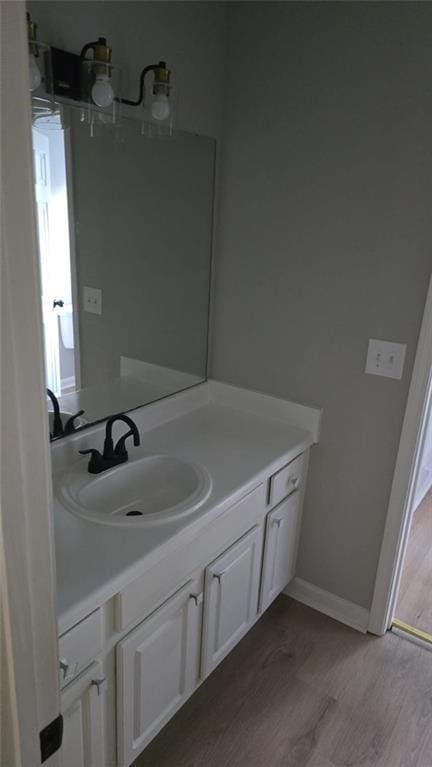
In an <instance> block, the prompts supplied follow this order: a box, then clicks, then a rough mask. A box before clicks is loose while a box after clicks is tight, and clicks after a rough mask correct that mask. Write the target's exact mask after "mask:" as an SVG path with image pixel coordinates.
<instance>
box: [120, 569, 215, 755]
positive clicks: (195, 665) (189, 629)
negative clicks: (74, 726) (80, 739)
mask: <svg viewBox="0 0 432 767" xmlns="http://www.w3.org/2000/svg"><path fill="white" fill-rule="evenodd" d="M198 586H199V583H198V581H197V580H191V581H189V582H188V583H187V584H186V585H185V586H183V587H182V588H181V589H180V590H179V591H178V592H176V593H175V594H174V595H173V596H172V597H171V598H170V599H168V600H167V602H165V603H164V604H163V605H162V606H161V607H160V608H159V609H158V610H156V611H155V612H154V613H153V614H152V615H151V616H150V617H149V618H147V619H146V620H145V621H143V623H141V624H140V625H139V626H138V627H137V628H136V629H134V630H133V631H131V632H130V634H128V635H127V636H126V637H125V639H123V640H122V641H121V642H119V644H118V645H117V675H118V676H117V725H118V726H117V737H118V761H119V765H120V766H121V767H128V765H130V764H131V762H132V761H133V760H134V759H135V758H136V757H137V756H138V754H139V753H140V752H141V751H142V750H143V748H144V747H145V746H146V745H147V743H149V742H150V740H151V739H152V738H153V737H154V736H155V735H156V734H157V732H159V730H160V729H161V728H162V727H163V725H164V724H165V723H166V722H167V721H168V720H169V719H170V718H171V717H172V716H173V714H174V713H175V712H176V711H177V709H178V708H179V707H180V706H181V705H182V704H183V703H184V702H185V700H186V699H187V698H188V697H189V695H190V694H191V692H193V690H194V689H195V687H196V685H197V684H198V674H199V655H200V635H201V614H202V594H201V593H200V592H199V589H198Z"/></svg>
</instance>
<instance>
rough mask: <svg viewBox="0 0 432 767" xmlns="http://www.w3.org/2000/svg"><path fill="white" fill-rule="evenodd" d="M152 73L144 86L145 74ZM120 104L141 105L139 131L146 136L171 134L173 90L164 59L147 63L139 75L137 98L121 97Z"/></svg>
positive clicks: (173, 106) (172, 126)
mask: <svg viewBox="0 0 432 767" xmlns="http://www.w3.org/2000/svg"><path fill="white" fill-rule="evenodd" d="M150 74H152V75H153V82H152V83H151V85H150V86H149V87H148V88H147V91H146V88H145V79H146V76H147V75H150ZM121 102H122V104H127V105H128V106H131V107H137V106H140V105H142V107H143V120H142V130H141V132H142V133H143V134H145V135H147V136H150V137H153V136H171V135H172V134H173V129H174V118H175V91H174V86H173V85H172V83H171V71H170V70H169V69H168V68H167V65H166V63H165V61H159V63H158V64H149V66H147V67H144V69H143V70H142V72H141V75H140V81H139V94H138V98H137V99H135V100H132V99H124V98H123V99H121Z"/></svg>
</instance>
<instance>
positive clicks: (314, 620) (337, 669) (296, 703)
mask: <svg viewBox="0 0 432 767" xmlns="http://www.w3.org/2000/svg"><path fill="white" fill-rule="evenodd" d="M134 764H135V767H432V653H431V652H428V651H427V650H424V649H422V648H420V647H417V646H416V645H414V644H412V643H410V642H407V641H406V640H404V639H400V638H399V637H397V636H395V635H394V634H391V633H388V634H386V636H385V637H382V638H377V637H373V636H371V635H366V636H365V635H362V634H359V633H358V632H356V631H354V630H352V629H349V628H348V627H346V626H343V625H342V624H340V623H337V622H336V621H333V620H331V619H330V618H327V617H326V616H324V615H321V614H320V613H318V612H315V611H314V610H311V609H310V608H308V607H305V606H303V605H300V604H299V603H298V602H294V601H293V600H291V599H289V598H288V597H285V596H281V597H279V598H278V599H277V600H276V602H275V603H274V604H273V605H272V607H271V608H270V609H269V610H268V611H267V613H266V614H265V615H264V616H263V617H262V618H261V620H260V621H259V622H258V623H257V624H256V626H255V627H254V628H253V629H252V630H251V631H250V632H249V634H248V635H247V636H246V637H245V638H244V639H243V640H242V642H240V644H239V645H238V646H237V647H236V648H235V649H234V650H233V652H232V653H231V654H230V655H229V656H228V658H226V659H225V661H223V663H222V664H221V665H220V666H219V667H218V668H217V669H216V670H215V671H214V672H213V674H212V675H211V676H210V677H209V678H208V679H207V680H206V682H204V684H203V685H202V686H201V688H200V689H199V690H197V692H196V693H195V694H194V695H193V696H192V698H191V699H190V700H189V701H188V702H187V703H186V705H185V706H184V707H183V708H182V709H181V710H180V711H179V712H178V713H177V715H176V716H175V717H174V718H173V719H172V720H171V722H169V723H168V725H167V726H166V727H165V728H164V730H163V731H162V732H161V733H160V734H159V735H158V736H157V737H156V738H155V740H154V741H153V742H152V743H151V744H150V745H149V746H148V747H147V749H146V750H145V751H144V752H143V754H142V755H141V756H140V757H139V758H138V759H137V760H136V762H135V763H134Z"/></svg>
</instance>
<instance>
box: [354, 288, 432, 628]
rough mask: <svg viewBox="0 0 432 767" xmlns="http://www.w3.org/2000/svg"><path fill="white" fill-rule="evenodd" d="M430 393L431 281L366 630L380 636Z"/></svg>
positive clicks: (404, 535) (392, 600)
mask: <svg viewBox="0 0 432 767" xmlns="http://www.w3.org/2000/svg"><path fill="white" fill-rule="evenodd" d="M431 393H432V278H431V280H430V282H429V290H428V294H427V299H426V304H425V309H424V314H423V321H422V325H421V329H420V335H419V340H418V345H417V352H416V357H415V362H414V368H413V373H412V378H411V384H410V389H409V393H408V399H407V405H406V410H405V417H404V421H403V426H402V432H401V438H400V442H399V450H398V455H397V459H396V466H395V471H394V475H393V484H392V489H391V494H390V501H389V507H388V512H387V519H386V524H385V529H384V536H383V542H382V546H381V554H380V559H379V563H378V570H377V577H376V581H375V590H374V596H373V601H372V607H371V612H370V621H369V631H370V632H371V633H373V634H379V635H382V634H384V633H385V632H386V631H387V629H388V628H389V627H390V623H391V621H392V619H393V611H394V607H395V604H396V599H397V595H398V589H399V584H400V579H401V575H402V568H403V563H404V558H405V553H406V549H407V545H408V537H409V532H410V526H411V520H412V514H413V500H414V493H415V486H416V481H417V477H418V472H419V466H420V456H421V447H422V443H423V436H424V430H425V427H426V422H427V415H428V412H429V398H430V396H431Z"/></svg>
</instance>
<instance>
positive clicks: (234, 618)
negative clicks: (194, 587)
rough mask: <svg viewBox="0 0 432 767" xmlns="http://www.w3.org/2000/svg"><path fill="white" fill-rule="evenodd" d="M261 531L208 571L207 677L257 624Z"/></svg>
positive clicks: (242, 540) (204, 656)
mask: <svg viewBox="0 0 432 767" xmlns="http://www.w3.org/2000/svg"><path fill="white" fill-rule="evenodd" d="M261 551H262V527H258V526H255V527H253V528H252V530H250V531H249V532H248V533H246V535H244V536H243V537H242V538H240V540H239V541H237V543H235V544H234V545H233V546H231V547H230V548H229V549H227V551H225V552H224V553H223V554H222V555H221V556H220V557H218V558H217V559H215V560H214V562H212V563H211V565H209V566H208V567H207V568H206V573H205V588H204V624H203V625H204V631H203V648H202V675H203V676H207V674H209V673H210V672H211V671H212V670H213V669H214V668H215V666H217V664H218V663H219V662H220V661H221V660H222V658H224V657H225V655H227V653H229V651H230V650H231V649H232V647H234V645H236V644H237V642H238V641H239V639H241V637H242V636H243V634H245V633H246V631H247V630H248V629H249V627H250V626H251V625H252V623H253V622H254V621H255V618H256V615H257V611H258V591H259V579H260V569H261Z"/></svg>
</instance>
